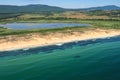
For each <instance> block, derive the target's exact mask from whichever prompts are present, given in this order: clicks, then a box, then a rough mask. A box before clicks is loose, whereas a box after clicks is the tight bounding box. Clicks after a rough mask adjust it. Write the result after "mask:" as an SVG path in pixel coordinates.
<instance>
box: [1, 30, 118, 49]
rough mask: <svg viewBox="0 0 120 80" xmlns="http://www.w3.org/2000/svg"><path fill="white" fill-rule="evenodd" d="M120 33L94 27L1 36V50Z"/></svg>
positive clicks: (110, 35)
mask: <svg viewBox="0 0 120 80" xmlns="http://www.w3.org/2000/svg"><path fill="white" fill-rule="evenodd" d="M118 35H120V30H103V29H94V30H87V31H83V32H79V31H72V32H70V33H67V32H66V33H60V32H54V33H49V34H47V35H43V34H40V33H34V34H26V35H24V36H23V35H12V36H6V37H1V38H0V51H7V50H14V49H21V48H31V47H37V46H46V45H52V44H59V43H66V42H72V41H80V40H86V39H95V38H104V37H112V36H118Z"/></svg>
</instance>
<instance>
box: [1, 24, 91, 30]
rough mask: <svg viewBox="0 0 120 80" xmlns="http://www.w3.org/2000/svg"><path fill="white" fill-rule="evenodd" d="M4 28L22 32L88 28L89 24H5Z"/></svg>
mask: <svg viewBox="0 0 120 80" xmlns="http://www.w3.org/2000/svg"><path fill="white" fill-rule="evenodd" d="M2 26H4V27H5V28H10V29H15V30H24V29H35V28H63V27H88V26H90V24H80V23H7V24H4V25H2Z"/></svg>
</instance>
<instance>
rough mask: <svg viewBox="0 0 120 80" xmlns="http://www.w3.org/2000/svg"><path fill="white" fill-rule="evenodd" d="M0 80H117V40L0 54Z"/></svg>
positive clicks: (119, 45) (119, 70) (119, 46)
mask: <svg viewBox="0 0 120 80" xmlns="http://www.w3.org/2000/svg"><path fill="white" fill-rule="evenodd" d="M0 80H120V37H114V38H107V39H97V40H88V41H80V42H72V43H67V44H63V45H61V46H57V45H52V46H46V47H38V48H33V49H29V50H16V51H9V52H0Z"/></svg>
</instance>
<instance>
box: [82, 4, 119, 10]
mask: <svg viewBox="0 0 120 80" xmlns="http://www.w3.org/2000/svg"><path fill="white" fill-rule="evenodd" d="M82 10H89V11H91V10H120V7H118V6H115V5H108V6H101V7H91V8H84V9H82Z"/></svg>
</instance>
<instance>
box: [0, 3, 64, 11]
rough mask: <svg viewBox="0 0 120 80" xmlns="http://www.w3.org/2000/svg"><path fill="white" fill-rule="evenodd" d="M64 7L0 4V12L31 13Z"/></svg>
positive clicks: (57, 9)
mask: <svg viewBox="0 0 120 80" xmlns="http://www.w3.org/2000/svg"><path fill="white" fill-rule="evenodd" d="M64 10H65V9H64V8H60V7H55V6H48V5H39V4H38V5H26V6H12V5H0V13H32V12H42V11H64Z"/></svg>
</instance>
